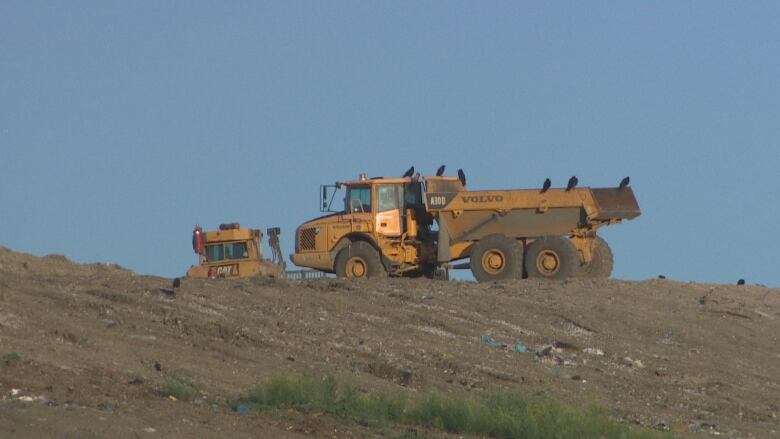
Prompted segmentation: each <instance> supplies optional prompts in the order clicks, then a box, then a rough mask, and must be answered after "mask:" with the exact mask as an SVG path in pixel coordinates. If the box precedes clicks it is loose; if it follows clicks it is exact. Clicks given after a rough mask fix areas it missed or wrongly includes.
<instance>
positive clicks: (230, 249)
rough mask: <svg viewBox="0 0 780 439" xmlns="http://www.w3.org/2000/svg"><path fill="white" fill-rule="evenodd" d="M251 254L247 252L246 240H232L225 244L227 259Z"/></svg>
mask: <svg viewBox="0 0 780 439" xmlns="http://www.w3.org/2000/svg"><path fill="white" fill-rule="evenodd" d="M247 256H249V254H248V253H247V252H246V243H245V242H231V243H228V244H225V257H226V258H227V259H244V258H246V257H247Z"/></svg>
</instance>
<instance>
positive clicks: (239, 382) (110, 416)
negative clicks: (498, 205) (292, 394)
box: [0, 247, 780, 438]
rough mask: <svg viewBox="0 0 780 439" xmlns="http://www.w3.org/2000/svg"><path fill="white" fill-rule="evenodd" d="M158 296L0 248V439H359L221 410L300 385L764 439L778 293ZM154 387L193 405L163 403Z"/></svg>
mask: <svg viewBox="0 0 780 439" xmlns="http://www.w3.org/2000/svg"><path fill="white" fill-rule="evenodd" d="M170 286H171V280H170V279H164V278H158V277H150V276H139V275H136V274H134V273H132V272H130V271H128V270H125V269H123V268H121V267H118V266H115V265H106V264H92V265H79V264H74V263H71V262H70V261H68V260H67V259H66V258H64V257H62V256H46V257H42V258H39V257H34V256H30V255H25V254H19V253H15V252H12V251H10V250H8V249H4V248H1V247H0V355H2V357H0V394H2V400H0V436H2V437H57V438H71V437H79V438H89V437H128V438H131V437H143V438H146V437H149V438H152V437H166V438H170V437H182V438H183V437H228V436H229V437H281V438H297V437H312V436H313V437H356V436H360V435H365V434H370V433H369V432H367V431H364V430H362V427H360V426H355V427H351V426H343V425H338V426H336V427H334V425H335V424H333V423H332V422H329V421H328V420H327V419H323V418H321V417H318V416H316V415H301V414H297V413H292V412H290V413H283V414H282V415H280V416H274V415H271V414H265V413H257V412H252V413H249V414H239V413H236V412H233V411H231V410H230V409H229V408H228V407H227V405H226V403H225V402H226V401H228V400H230V399H232V398H235V397H236V396H238V395H240V394H242V393H245V392H247V391H248V390H250V389H252V388H253V386H254V385H255V384H256V383H257V382H258V381H261V380H263V379H265V378H269V377H273V376H278V375H280V374H284V373H287V372H298V373H303V374H312V375H315V376H316V375H321V374H326V373H333V374H349V375H353V376H356V377H357V379H359V380H360V382H361V384H362V385H364V386H366V387H367V388H375V389H390V388H392V389H400V391H404V392H415V391H419V390H431V389H436V390H439V391H442V392H454V393H457V394H465V393H474V392H481V391H483V390H486V389H487V390H494V389H498V388H505V389H516V390H523V391H527V392H529V393H538V394H545V395H548V396H550V397H553V398H555V399H558V400H562V401H565V402H566V403H568V404H572V405H587V404H591V403H596V404H598V405H601V406H603V407H606V408H607V409H608V410H609V411H610V412H611V413H612V414H613V415H614V416H615V417H616V418H618V419H621V420H622V421H624V422H627V423H636V424H640V425H643V426H649V427H652V428H658V429H669V430H672V431H676V432H680V433H683V434H684V435H687V434H691V435H692V436H701V435H703V434H708V435H709V434H713V433H719V434H724V435H726V436H727V437H729V436H730V437H751V436H752V437H780V433H778V431H780V421H779V420H778V411H780V410H779V409H778V404H779V403H778V401H780V399H778V396H777V395H780V348H779V346H780V343H779V341H780V289H770V288H765V287H760V286H751V285H747V286H726V285H713V284H694V283H680V282H674V281H670V280H651V281H645V282H625V281H618V280H603V281H592V280H577V281H570V282H562V283H549V282H537V281H518V282H513V283H497V284H476V283H470V282H437V281H427V280H405V279H388V280H381V281H354V282H352V281H344V280H335V279H323V280H317V281H309V282H294V281H280V280H276V281H275V280H267V279H254V280H245V281H235V282H229V281H227V282H226V281H215V280H192V279H184V280H182V284H181V287H180V288H178V289H176V291H175V292H174V293H173V294H170V293H169V292H166V291H163V290H162V289H161V288H169V287H170ZM517 344H522V346H518V348H520V350H523V347H525V348H527V350H528V351H527V352H517V350H516V345H517ZM158 369H159V370H158ZM171 376H187V377H189V378H190V379H191V380H192V382H193V383H195V384H196V385H197V387H199V389H200V390H201V392H202V396H201V397H198V398H196V399H195V400H194V401H192V402H186V401H174V400H172V399H170V398H167V397H166V395H164V394H161V393H160V391H159V390H160V386H161V385H162V383H163V382H164V381H165V379H166V377H171ZM226 432H229V434H228V435H227V436H226Z"/></svg>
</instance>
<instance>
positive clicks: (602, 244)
mask: <svg viewBox="0 0 780 439" xmlns="http://www.w3.org/2000/svg"><path fill="white" fill-rule="evenodd" d="M613 265H614V259H613V256H612V249H611V248H610V247H609V244H607V241H605V240H604V239H603V238H602V237H600V236H597V237H596V243H595V245H594V247H593V259H591V261H590V262H589V263H587V264H581V265H580V269H579V271H577V277H585V278H591V279H594V278H604V279H606V278H608V277H609V276H610V275H611V274H612V267H613Z"/></svg>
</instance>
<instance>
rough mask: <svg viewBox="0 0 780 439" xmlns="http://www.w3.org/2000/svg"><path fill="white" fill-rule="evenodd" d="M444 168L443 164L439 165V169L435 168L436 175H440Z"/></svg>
mask: <svg viewBox="0 0 780 439" xmlns="http://www.w3.org/2000/svg"><path fill="white" fill-rule="evenodd" d="M444 168H446V166H445V165H441V166H439V169H437V170H436V176H437V177H441V176H442V175H444Z"/></svg>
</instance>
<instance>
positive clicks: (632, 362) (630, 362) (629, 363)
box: [623, 357, 645, 369]
mask: <svg viewBox="0 0 780 439" xmlns="http://www.w3.org/2000/svg"><path fill="white" fill-rule="evenodd" d="M623 363H624V364H625V365H626V366H628V367H635V368H637V369H644V368H645V364H644V363H642V360H632V359H631V357H625V358H623Z"/></svg>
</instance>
